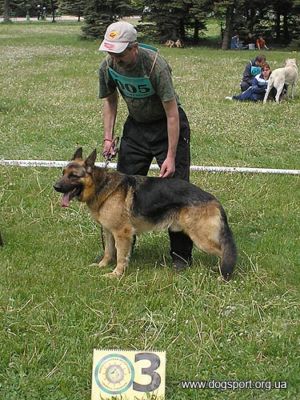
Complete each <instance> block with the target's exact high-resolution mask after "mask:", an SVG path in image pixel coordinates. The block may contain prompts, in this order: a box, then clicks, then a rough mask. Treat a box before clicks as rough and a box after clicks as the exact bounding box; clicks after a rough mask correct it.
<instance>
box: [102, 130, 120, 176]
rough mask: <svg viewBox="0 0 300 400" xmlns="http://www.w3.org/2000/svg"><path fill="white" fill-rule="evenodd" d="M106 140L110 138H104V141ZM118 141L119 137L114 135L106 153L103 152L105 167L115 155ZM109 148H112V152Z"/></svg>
mask: <svg viewBox="0 0 300 400" xmlns="http://www.w3.org/2000/svg"><path fill="white" fill-rule="evenodd" d="M107 140H110V139H104V141H107ZM118 143H119V137H118V136H116V137H115V138H114V139H113V140H111V144H110V147H109V149H108V151H107V153H103V156H104V159H105V162H104V168H105V169H106V168H107V167H108V164H109V163H110V162H111V160H112V159H113V158H115V157H116V155H117V153H118V151H119V149H118ZM111 150H114V153H113V154H111Z"/></svg>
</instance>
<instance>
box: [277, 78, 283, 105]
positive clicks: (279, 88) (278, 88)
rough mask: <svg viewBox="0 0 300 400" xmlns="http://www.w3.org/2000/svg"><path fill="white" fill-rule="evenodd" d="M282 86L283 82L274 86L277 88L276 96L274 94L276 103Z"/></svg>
mask: <svg viewBox="0 0 300 400" xmlns="http://www.w3.org/2000/svg"><path fill="white" fill-rule="evenodd" d="M283 86H284V82H282V83H280V85H279V86H278V87H277V88H276V90H277V92H276V96H275V100H276V103H279V101H280V95H281V92H282V91H283Z"/></svg>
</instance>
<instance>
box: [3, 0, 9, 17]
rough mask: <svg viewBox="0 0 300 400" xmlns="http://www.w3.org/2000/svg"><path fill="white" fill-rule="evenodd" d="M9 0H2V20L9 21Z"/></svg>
mask: <svg viewBox="0 0 300 400" xmlns="http://www.w3.org/2000/svg"><path fill="white" fill-rule="evenodd" d="M9 6H10V1H9V0H4V8H3V22H10V18H9V11H10V7H9Z"/></svg>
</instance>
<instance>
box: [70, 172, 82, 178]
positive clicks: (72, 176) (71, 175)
mask: <svg viewBox="0 0 300 400" xmlns="http://www.w3.org/2000/svg"><path fill="white" fill-rule="evenodd" d="M69 177H70V178H80V177H79V176H78V175H76V174H73V173H72V172H71V174H70V175H69Z"/></svg>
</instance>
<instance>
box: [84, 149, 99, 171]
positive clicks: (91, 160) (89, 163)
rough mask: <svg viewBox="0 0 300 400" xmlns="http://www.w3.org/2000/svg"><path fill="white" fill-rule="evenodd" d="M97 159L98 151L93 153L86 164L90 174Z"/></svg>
mask: <svg viewBox="0 0 300 400" xmlns="http://www.w3.org/2000/svg"><path fill="white" fill-rule="evenodd" d="M96 158H97V151H96V149H95V150H94V151H92V152H91V154H90V155H89V156H88V158H87V159H86V160H85V162H84V163H85V165H86V168H87V171H88V172H90V171H91V169H92V168H93V167H94V165H95V161H96Z"/></svg>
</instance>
